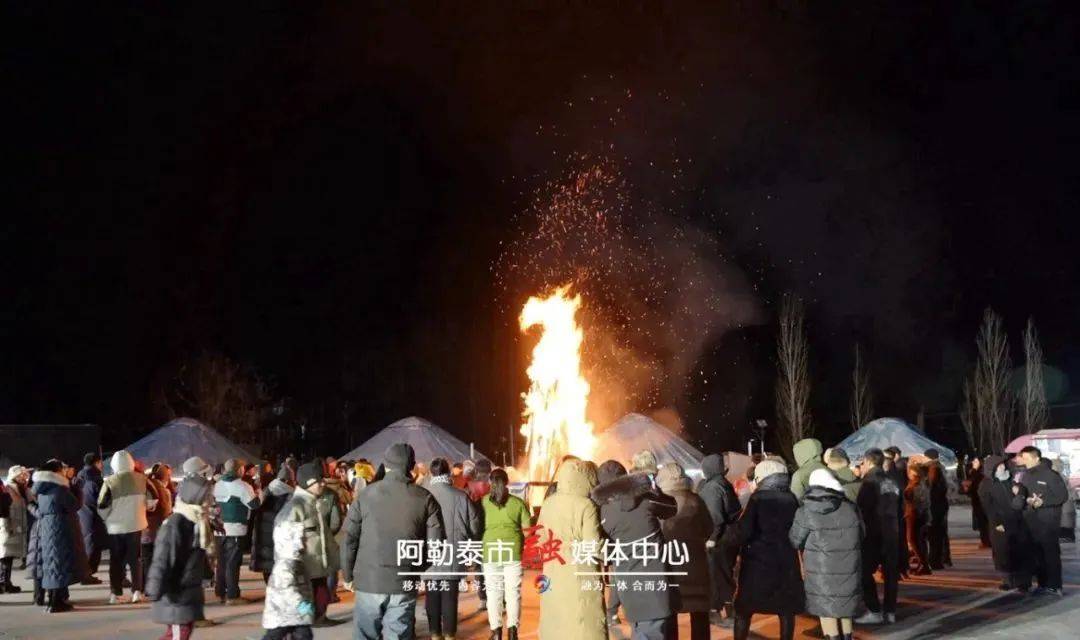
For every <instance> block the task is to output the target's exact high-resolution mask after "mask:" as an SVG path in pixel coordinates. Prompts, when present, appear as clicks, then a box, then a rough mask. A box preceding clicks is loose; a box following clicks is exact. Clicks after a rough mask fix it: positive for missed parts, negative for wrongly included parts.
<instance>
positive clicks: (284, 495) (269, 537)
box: [250, 466, 293, 582]
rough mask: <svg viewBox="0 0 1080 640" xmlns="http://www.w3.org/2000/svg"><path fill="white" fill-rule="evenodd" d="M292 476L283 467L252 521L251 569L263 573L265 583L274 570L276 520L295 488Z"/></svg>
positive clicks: (268, 489) (270, 485) (265, 491)
mask: <svg viewBox="0 0 1080 640" xmlns="http://www.w3.org/2000/svg"><path fill="white" fill-rule="evenodd" d="M291 475H292V474H291V473H289V469H288V467H285V466H282V467H281V470H280V471H278V474H277V477H276V478H274V479H273V480H271V481H270V482H269V484H267V485H266V489H264V490H263V499H262V502H261V503H260V504H259V506H258V507H257V508H256V509H255V513H254V517H253V519H252V524H251V565H250V568H251V570H252V571H255V572H258V573H261V574H262V575H263V581H264V582H265V581H267V580H269V579H270V572H271V570H273V568H274V520H275V519H276V518H277V515H278V512H280V511H281V508H282V507H284V506H285V503H287V502H288V501H289V499H290V498H291V497H292V494H293V487H292V486H291V485H290V484H289V481H290V480H289V479H290V477H291Z"/></svg>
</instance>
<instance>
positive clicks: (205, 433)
mask: <svg viewBox="0 0 1080 640" xmlns="http://www.w3.org/2000/svg"><path fill="white" fill-rule="evenodd" d="M124 449H125V450H126V451H127V452H128V453H130V454H131V455H132V456H133V457H134V458H135V459H136V460H141V461H142V462H143V464H145V465H146V466H147V467H149V466H150V465H152V464H154V463H155V462H165V463H166V464H168V465H169V466H171V467H172V468H173V469H174V470H175V473H177V475H179V473H180V467H181V466H182V465H183V464H184V461H185V460H187V459H188V458H190V457H192V456H199V457H200V458H202V459H203V460H205V461H206V462H207V463H208V464H212V465H217V464H222V463H223V462H225V461H226V460H228V459H229V458H242V459H244V460H247V461H249V462H256V461H258V458H256V457H255V456H253V455H251V454H250V453H248V452H247V451H244V450H243V449H241V448H240V447H239V446H237V445H236V444H234V443H233V442H232V441H231V440H229V439H228V438H226V437H225V436H223V435H221V434H220V433H218V432H217V431H215V430H213V429H211V428H210V427H208V426H206V425H205V424H203V423H201V422H199V421H198V420H195V419H194V418H177V419H175V420H172V421H170V422H168V423H167V424H165V425H164V426H162V427H159V428H157V429H155V430H153V431H151V432H150V433H149V434H148V435H146V436H145V437H143V438H141V439H139V440H136V441H135V442H133V443H131V444H130V445H128V446H127V447H125V448H124ZM106 464H108V461H106Z"/></svg>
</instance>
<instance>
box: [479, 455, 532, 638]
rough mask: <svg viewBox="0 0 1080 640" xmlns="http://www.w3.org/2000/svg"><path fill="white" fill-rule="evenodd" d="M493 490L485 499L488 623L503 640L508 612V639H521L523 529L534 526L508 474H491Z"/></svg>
mask: <svg viewBox="0 0 1080 640" xmlns="http://www.w3.org/2000/svg"><path fill="white" fill-rule="evenodd" d="M490 484H491V490H490V491H489V492H488V494H487V495H486V496H484V498H483V499H482V500H481V505H482V506H483V509H484V535H483V542H484V583H485V587H486V588H487V595H488V624H489V625H490V627H491V640H502V637H503V636H502V629H503V609H504V606H505V610H506V638H507V640H517V637H518V624H519V623H520V621H521V551H522V547H523V546H524V544H525V533H524V531H523V529H527V528H529V527H530V526H532V519H531V518H530V516H529V507H528V505H526V504H525V501H523V500H522V499H521V498H518V497H517V496H512V495H510V478H509V476H507V475H506V471H504V470H502V469H495V470H494V471H492V472H491V478H490Z"/></svg>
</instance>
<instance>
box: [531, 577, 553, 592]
mask: <svg viewBox="0 0 1080 640" xmlns="http://www.w3.org/2000/svg"><path fill="white" fill-rule="evenodd" d="M533 585H535V586H536V592H537V593H543V592H545V591H547V590H548V588H550V587H551V580H549V579H548V577H547V576H545V575H544V574H542V573H541V574H540V575H538V576H536V578H535V579H534V580H533Z"/></svg>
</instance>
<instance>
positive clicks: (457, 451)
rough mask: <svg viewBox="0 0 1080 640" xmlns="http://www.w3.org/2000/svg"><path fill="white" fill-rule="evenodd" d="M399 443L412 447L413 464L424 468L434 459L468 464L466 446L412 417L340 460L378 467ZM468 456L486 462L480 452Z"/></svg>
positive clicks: (429, 422)
mask: <svg viewBox="0 0 1080 640" xmlns="http://www.w3.org/2000/svg"><path fill="white" fill-rule="evenodd" d="M399 442H404V443H406V444H409V445H411V446H412V448H413V451H415V452H416V461H417V462H422V463H424V464H428V463H429V462H431V461H432V459H434V458H445V459H446V460H448V461H450V463H451V464H452V463H454V462H461V461H463V460H468V459H469V457H470V450H469V445H468V444H466V443H464V442H462V441H461V440H458V439H457V438H455V437H454V436H452V435H450V434H449V433H448V432H447V431H446V430H444V429H442V428H441V427H439V426H438V425H436V424H435V423H433V422H431V421H429V420H425V419H423V418H418V417H416V416H411V417H408V418H402V419H401V420H398V421H397V422H395V423H393V424H391V425H390V426H388V427H386V428H385V429H383V430H382V431H380V432H378V433H376V434H375V435H374V436H372V437H371V438H370V439H368V440H367V441H366V442H364V443H363V444H361V445H360V446H358V447H356V448H355V449H353V450H352V451H350V452H348V453H346V454H345V455H343V456H341V457H340V458H339V459H340V460H359V459H360V458H366V459H367V460H369V461H370V462H371V463H372V464H374V465H375V466H378V465H379V463H380V462H382V457H383V454H384V453H386V450H387V449H389V448H390V445H392V444H397V443H399ZM471 453H472V459H473V460H480V459H489V458H488V457H487V456H485V455H483V454H482V453H480V452H479V451H476V450H473V451H472V452H471Z"/></svg>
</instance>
